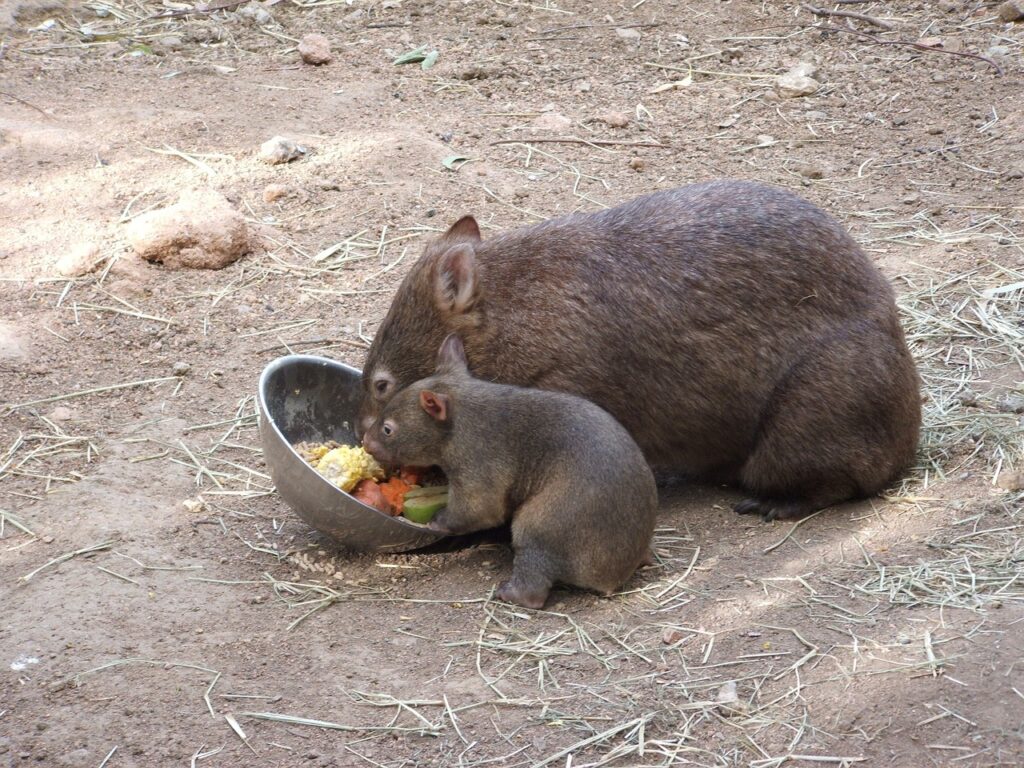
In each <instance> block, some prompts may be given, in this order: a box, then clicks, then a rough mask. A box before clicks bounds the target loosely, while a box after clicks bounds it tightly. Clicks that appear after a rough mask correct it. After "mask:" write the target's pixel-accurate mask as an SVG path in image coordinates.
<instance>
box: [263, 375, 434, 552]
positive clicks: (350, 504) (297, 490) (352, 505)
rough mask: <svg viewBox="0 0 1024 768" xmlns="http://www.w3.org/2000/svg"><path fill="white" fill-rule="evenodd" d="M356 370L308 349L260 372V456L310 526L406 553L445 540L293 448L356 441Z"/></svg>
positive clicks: (364, 545)
mask: <svg viewBox="0 0 1024 768" xmlns="http://www.w3.org/2000/svg"><path fill="white" fill-rule="evenodd" d="M360 376H361V374H360V371H359V370H358V369H356V368H353V367H351V366H349V365H345V364H344V363H339V362H336V361H334V360H328V359H327V358H323V357H314V356H311V355H288V356H286V357H281V358H278V359H277V360H275V361H273V362H272V363H270V364H269V365H268V366H267V367H266V368H265V369H264V370H263V373H262V374H261V375H260V383H259V393H258V397H257V399H258V401H259V424H260V440H261V442H262V443H263V456H264V458H265V460H266V462H267V468H268V469H269V470H270V476H271V478H273V480H274V485H276V486H277V492H278V493H279V494H280V495H281V498H283V499H284V500H285V502H287V504H288V506H290V507H291V508H292V509H293V510H295V512H296V513H297V514H298V516H299V517H301V518H302V519H303V520H305V521H306V522H307V523H308V524H309V525H311V526H312V527H313V528H315V529H317V530H318V531H320V532H321V533H323V534H324V535H326V536H329V537H330V538H332V539H334V541H336V542H337V543H338V544H340V545H341V546H343V547H345V548H347V549H352V550H356V551H361V552H405V551H408V550H411V549H417V548H419V547H425V546H427V545H429V544H433V543H434V542H436V541H438V540H440V539H442V538H444V536H443V535H442V534H439V533H437V532H436V531H431V530H429V529H428V528H425V527H424V526H421V525H417V524H416V523H413V522H411V521H409V520H406V519H405V518H404V517H391V516H390V515H387V514H385V513H383V512H380V511H379V510H376V509H374V508H373V507H370V506H367V505H366V504H363V503H362V502H361V501H359V500H357V499H356V498H354V497H353V496H351V495H349V494H347V493H345V492H344V491H343V490H341V489H340V488H338V487H337V486H336V485H334V484H333V483H331V482H329V481H328V480H327V479H325V478H324V477H323V476H321V475H320V473H319V472H317V471H316V470H315V469H313V467H311V466H310V465H309V464H307V463H306V462H305V461H304V460H303V459H302V457H301V456H299V454H298V453H297V452H296V451H295V449H294V448H293V447H292V446H293V445H294V444H296V443H299V442H303V441H308V442H313V443H324V442H327V441H328V440H336V441H337V442H339V443H342V444H347V445H355V444H356V439H355V433H354V432H353V430H352V424H353V423H354V422H355V418H356V412H357V410H358V408H359V403H360V400H361V398H362V391H361V387H360V384H359V380H360Z"/></svg>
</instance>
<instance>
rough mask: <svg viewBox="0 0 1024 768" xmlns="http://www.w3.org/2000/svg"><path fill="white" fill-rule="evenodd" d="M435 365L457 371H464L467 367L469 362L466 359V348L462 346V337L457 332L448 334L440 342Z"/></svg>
mask: <svg viewBox="0 0 1024 768" xmlns="http://www.w3.org/2000/svg"><path fill="white" fill-rule="evenodd" d="M437 367H438V368H446V369H448V370H452V369H455V370H459V371H464V370H466V369H467V368H468V367H469V362H468V361H467V360H466V348H465V347H464V346H462V339H460V338H459V336H458V334H455V333H450V334H448V336H447V337H446V338H445V340H444V341H443V342H442V343H441V349H439V350H438V352H437Z"/></svg>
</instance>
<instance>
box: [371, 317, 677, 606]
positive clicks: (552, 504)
mask: <svg viewBox="0 0 1024 768" xmlns="http://www.w3.org/2000/svg"><path fill="white" fill-rule="evenodd" d="M363 445H364V446H365V448H366V450H367V451H369V452H370V453H371V454H373V455H374V456H375V457H376V458H377V459H378V461H382V462H384V463H388V464H394V465H415V466H434V465H436V466H439V467H441V469H443V470H444V472H445V474H446V475H447V477H448V488H449V491H448V506H447V507H445V508H444V509H442V510H441V511H440V512H438V513H437V515H436V516H435V517H434V519H433V520H432V521H431V522H430V527H431V528H434V529H436V530H440V531H444V532H445V533H458V534H461V533H470V532H471V531H479V530H484V529H486V528H494V527H497V526H499V525H503V524H504V523H507V522H508V521H509V520H511V521H512V546H513V548H514V549H515V561H514V564H513V568H512V578H510V579H509V580H508V581H506V582H505V583H504V584H502V585H501V586H500V587H499V588H498V592H497V596H498V598H499V599H502V600H507V601H510V602H514V603H518V604H519V605H523V606H526V607H528V608H540V607H542V606H543V605H544V602H545V601H546V600H547V596H548V592H549V591H550V589H551V586H552V585H553V584H554V583H556V582H557V583H563V584H571V585H574V586H578V587H583V588H585V589H591V590H595V591H597V592H600V593H602V594H609V593H611V592H613V591H614V590H616V589H617V588H618V587H620V586H621V585H622V584H623V583H624V582H626V580H628V579H629V577H630V576H631V575H632V574H633V572H634V571H635V570H636V568H637V566H639V565H640V564H641V563H642V562H645V561H649V559H650V544H651V537H652V535H653V534H654V522H655V517H656V515H657V505H658V494H657V489H656V487H655V483H654V475H653V474H652V473H651V470H650V468H649V467H648V465H647V462H646V461H645V460H644V455H643V453H642V452H641V451H640V448H639V447H638V446H637V444H636V443H635V442H634V441H633V439H632V438H631V437H630V436H629V433H628V432H626V430H625V429H623V427H622V426H621V425H620V424H619V423H618V422H617V421H615V419H614V418H612V417H611V416H610V415H609V414H608V413H607V412H606V411H604V410H602V409H601V408H598V407H597V406H596V405H594V404H593V403H590V402H588V401H586V400H583V399H581V398H578V397H573V396H570V395H566V394H563V393H556V392H545V391H542V390H538V389H523V388H520V387H513V386H508V385H503V384H493V383H490V382H485V381H479V380H477V379H474V378H472V376H470V374H469V371H468V370H467V369H466V358H465V352H464V350H463V345H462V343H461V342H460V341H459V339H458V338H457V337H456V336H450V337H449V338H448V339H446V340H445V342H444V344H443V345H442V347H441V350H440V352H439V353H438V368H437V372H436V373H435V375H434V376H432V377H430V378H427V379H424V380H421V381H418V382H415V383H413V384H411V385H410V386H409V387H407V388H405V389H404V390H402V391H401V392H399V393H397V394H396V395H395V396H394V397H393V398H392V399H391V400H390V402H389V403H388V404H387V406H385V408H384V411H383V413H382V414H381V417H380V418H379V419H378V420H377V421H375V422H374V424H373V425H372V426H371V427H370V429H369V430H368V431H367V432H366V434H365V435H364V436H363Z"/></svg>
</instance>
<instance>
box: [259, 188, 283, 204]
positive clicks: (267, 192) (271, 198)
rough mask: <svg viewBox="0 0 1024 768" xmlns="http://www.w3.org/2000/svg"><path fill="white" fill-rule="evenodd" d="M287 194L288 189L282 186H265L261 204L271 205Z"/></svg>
mask: <svg viewBox="0 0 1024 768" xmlns="http://www.w3.org/2000/svg"><path fill="white" fill-rule="evenodd" d="M287 194H288V187H286V186H285V185H284V184H267V186H265V187H264V188H263V202H265V203H273V202H276V201H277V200H280V199H281V198H282V197H284V196H285V195H287Z"/></svg>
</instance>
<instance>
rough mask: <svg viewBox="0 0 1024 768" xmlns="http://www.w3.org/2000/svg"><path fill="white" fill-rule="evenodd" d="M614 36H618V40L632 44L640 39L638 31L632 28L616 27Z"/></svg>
mask: <svg viewBox="0 0 1024 768" xmlns="http://www.w3.org/2000/svg"><path fill="white" fill-rule="evenodd" d="M615 34H616V35H618V36H619V39H620V40H625V41H627V42H633V41H636V40H639V39H640V30H639V29H635V28H633V27H616V28H615Z"/></svg>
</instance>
